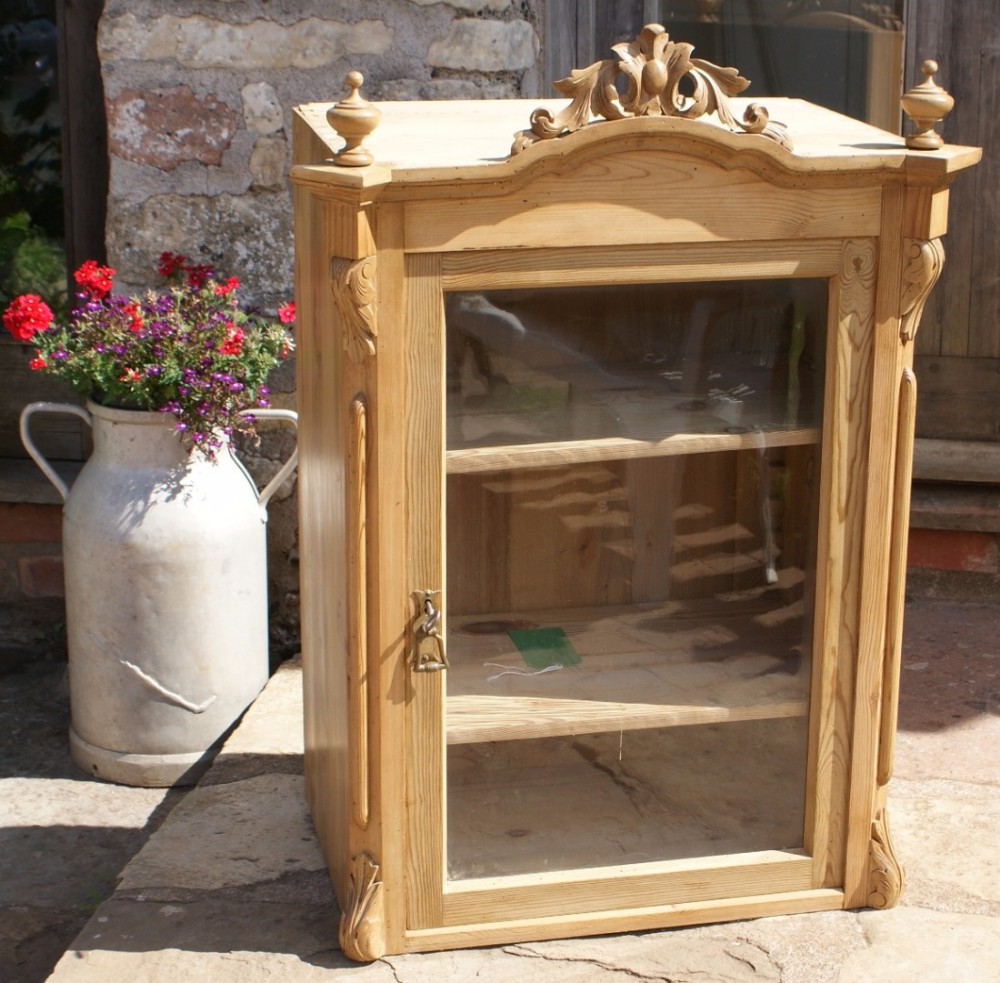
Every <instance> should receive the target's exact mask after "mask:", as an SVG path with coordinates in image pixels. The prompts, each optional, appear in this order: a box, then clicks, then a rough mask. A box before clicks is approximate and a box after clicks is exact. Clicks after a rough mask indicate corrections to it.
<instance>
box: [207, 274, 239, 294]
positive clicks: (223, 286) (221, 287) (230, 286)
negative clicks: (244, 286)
mask: <svg viewBox="0 0 1000 983" xmlns="http://www.w3.org/2000/svg"><path fill="white" fill-rule="evenodd" d="M239 285H240V281H239V280H237V279H236V277H234V276H231V277H230V278H229V279H228V280H227V281H226V282H225V283H216V284H214V285H213V287H212V290H213V291H214V293H215V296H216V297H225V296H227V295H228V294H231V293H232V292H233V291H234V290H235V289H236V288H237V287H238V286H239Z"/></svg>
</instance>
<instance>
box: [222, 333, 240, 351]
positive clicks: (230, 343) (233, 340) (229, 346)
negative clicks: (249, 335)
mask: <svg viewBox="0 0 1000 983" xmlns="http://www.w3.org/2000/svg"><path fill="white" fill-rule="evenodd" d="M241 351H243V329H242V328H231V330H230V332H229V337H228V338H226V340H225V341H224V342H223V343H222V344H221V345H219V352H220V353H221V354H223V355H239V354H240V352H241Z"/></svg>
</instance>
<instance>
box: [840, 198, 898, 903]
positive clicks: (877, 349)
mask: <svg viewBox="0 0 1000 983" xmlns="http://www.w3.org/2000/svg"><path fill="white" fill-rule="evenodd" d="M883 215H884V222H885V227H884V228H883V234H882V236H881V238H880V240H879V257H878V285H877V290H876V294H875V298H874V299H875V305H874V321H873V325H872V362H871V368H870V376H869V378H867V379H865V380H863V383H862V384H863V390H862V391H865V390H866V391H867V392H868V393H870V396H869V400H870V411H869V412H870V419H869V424H868V426H869V430H870V435H869V438H868V442H869V450H868V481H867V482H866V499H867V500H866V503H865V524H864V533H863V539H862V543H863V547H862V563H863V570H862V581H861V595H860V598H859V608H860V631H859V635H858V654H857V675H856V683H855V686H856V689H855V700H854V719H853V725H852V747H851V753H852V762H851V792H850V820H849V828H848V839H847V863H846V868H845V874H844V895H845V899H846V901H847V903H848V904H849V905H851V906H860V905H863V904H866V903H867V901H868V894H869V869H868V868H869V863H870V860H869V847H870V842H871V838H872V822H873V820H874V818H875V790H876V783H877V767H876V762H877V759H878V747H879V730H880V725H881V705H882V700H883V699H885V696H886V694H884V693H883V692H882V681H883V664H884V653H885V650H886V638H885V631H886V618H887V616H888V611H889V604H890V599H889V596H888V591H889V569H890V551H891V546H892V537H891V533H892V525H893V512H894V510H895V508H896V507H898V508H901V509H904V510H905V508H906V505H907V502H908V499H909V489H895V488H894V482H893V475H894V474H895V471H896V455H897V453H899V452H900V449H899V448H898V447H897V431H898V427H897V419H898V416H899V392H900V389H899V379H900V375H901V372H902V369H903V359H904V354H905V352H904V348H903V345H902V344H901V341H900V330H899V324H900V316H899V314H900V296H901V277H900V273H901V268H902V259H901V249H900V247H901V243H902V238H901V235H900V232H901V228H902V215H903V196H902V194H901V193H900V192H899V191H897V190H896V189H892V188H887V189H886V191H885V202H884V205H883ZM902 453H907V454H908V453H909V450H908V449H904V450H903V451H902ZM894 496H898V499H899V501H898V505H897V503H896V502H895V501H894Z"/></svg>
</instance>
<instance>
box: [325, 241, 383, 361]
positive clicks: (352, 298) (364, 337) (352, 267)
mask: <svg viewBox="0 0 1000 983" xmlns="http://www.w3.org/2000/svg"><path fill="white" fill-rule="evenodd" d="M375 268H376V267H375V257H374V256H365V257H363V258H362V259H358V260H349V259H334V260H333V261H332V262H331V264H330V284H331V287H332V289H333V301H334V304H335V305H336V307H337V313H338V314H339V315H340V318H341V321H342V322H343V330H344V349H345V350H346V352H347V355H348V357H349V358H350V360H351V361H352V362H354V363H358V362H361V361H363V360H364V358H365V356H366V355H374V354H375V339H376V338H377V337H378V325H377V322H376V317H375Z"/></svg>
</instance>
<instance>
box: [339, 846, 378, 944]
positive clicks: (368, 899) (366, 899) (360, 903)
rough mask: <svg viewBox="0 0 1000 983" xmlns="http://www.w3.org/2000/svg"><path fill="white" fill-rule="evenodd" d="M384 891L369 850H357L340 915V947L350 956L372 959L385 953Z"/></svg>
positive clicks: (376, 865)
mask: <svg viewBox="0 0 1000 983" xmlns="http://www.w3.org/2000/svg"><path fill="white" fill-rule="evenodd" d="M383 891H384V887H383V885H382V881H381V880H380V879H379V866H378V864H377V863H375V861H374V859H372V857H371V855H370V854H368V853H359V854H358V855H357V856H356V857H355V858H354V860H353V862H352V864H351V889H350V892H349V893H348V895H347V907H346V908H345V910H344V912H343V913H342V914H341V916H340V932H339V941H340V948H341V949H342V950H343V952H344V955H345V956H347V957H348V958H349V959H353V960H355V961H356V962H372V961H373V960H375V959H381V958H382V956H384V955H385V920H384V910H383V909H384V907H385V899H384V897H383Z"/></svg>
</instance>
